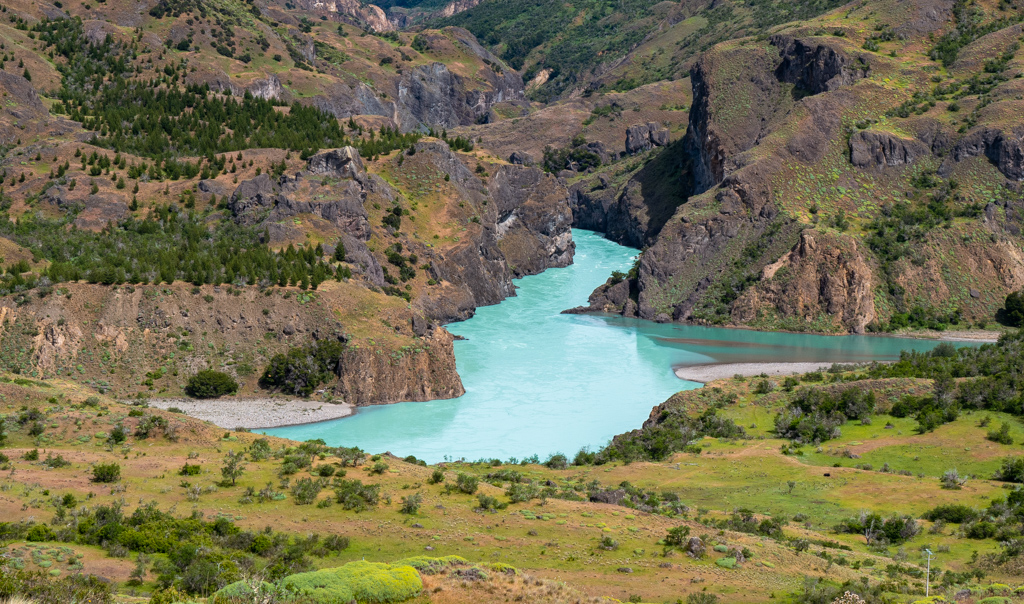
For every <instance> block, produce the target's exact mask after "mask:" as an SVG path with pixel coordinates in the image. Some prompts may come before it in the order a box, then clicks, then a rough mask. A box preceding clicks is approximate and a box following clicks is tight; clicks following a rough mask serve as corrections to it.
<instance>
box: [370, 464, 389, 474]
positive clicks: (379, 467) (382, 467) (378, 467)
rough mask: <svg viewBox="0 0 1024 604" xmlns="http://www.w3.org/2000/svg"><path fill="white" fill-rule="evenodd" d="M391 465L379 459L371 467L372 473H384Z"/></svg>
mask: <svg viewBox="0 0 1024 604" xmlns="http://www.w3.org/2000/svg"><path fill="white" fill-rule="evenodd" d="M389 467H390V466H388V464H386V463H384V462H383V461H378V462H376V463H374V464H373V466H372V467H371V468H370V474H378V475H380V474H383V473H384V472H387V471H388V468H389Z"/></svg>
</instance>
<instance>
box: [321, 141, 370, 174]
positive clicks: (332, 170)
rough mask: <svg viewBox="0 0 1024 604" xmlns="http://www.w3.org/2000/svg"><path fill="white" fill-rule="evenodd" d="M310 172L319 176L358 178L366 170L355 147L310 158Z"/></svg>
mask: <svg viewBox="0 0 1024 604" xmlns="http://www.w3.org/2000/svg"><path fill="white" fill-rule="evenodd" d="M308 169H309V172H310V174H316V175H318V176H334V177H336V178H356V176H357V175H359V174H361V173H362V172H363V170H364V168H363V160H362V158H361V157H359V151H358V150H357V149H356V148H355V147H342V148H341V149H333V150H331V151H325V152H323V153H317V154H316V155H313V156H312V157H310V158H309V167H308Z"/></svg>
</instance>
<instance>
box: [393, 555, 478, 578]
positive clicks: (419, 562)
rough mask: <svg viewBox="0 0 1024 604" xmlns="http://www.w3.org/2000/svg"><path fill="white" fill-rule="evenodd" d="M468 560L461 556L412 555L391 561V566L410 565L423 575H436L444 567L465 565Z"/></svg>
mask: <svg viewBox="0 0 1024 604" xmlns="http://www.w3.org/2000/svg"><path fill="white" fill-rule="evenodd" d="M467 564H469V561H468V560H466V559H465V558H463V557H462V556H441V557H440V558H431V557H430V556H413V557H412V558H403V559H401V560H396V561H395V562H392V563H391V565H392V566H411V567H413V568H415V569H416V570H418V571H420V574H424V575H436V574H437V573H439V572H441V571H443V570H444V569H446V568H451V567H453V566H465V565H467Z"/></svg>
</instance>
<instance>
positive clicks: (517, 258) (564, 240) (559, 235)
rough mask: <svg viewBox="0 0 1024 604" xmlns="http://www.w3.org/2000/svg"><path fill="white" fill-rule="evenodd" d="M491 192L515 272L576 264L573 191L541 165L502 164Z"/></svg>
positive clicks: (498, 235) (503, 245)
mask: <svg viewBox="0 0 1024 604" xmlns="http://www.w3.org/2000/svg"><path fill="white" fill-rule="evenodd" d="M488 190H489V192H490V194H491V199H493V200H494V203H495V210H496V213H497V219H496V222H495V236H496V238H497V240H498V247H499V248H500V249H501V251H502V253H503V254H504V255H505V259H506V261H507V262H508V264H509V269H510V270H511V271H512V274H513V276H515V277H521V276H523V275H532V274H536V273H539V272H541V271H543V270H545V269H547V268H552V267H563V266H568V265H569V264H571V263H572V257H573V252H574V250H575V249H576V244H575V243H574V242H573V240H572V231H571V227H572V210H570V208H569V203H568V196H569V195H568V191H567V190H566V188H565V186H564V185H562V184H560V183H559V182H558V180H557V179H556V178H555V177H554V176H552V175H550V174H545V173H544V172H542V171H540V170H538V169H537V168H529V167H523V166H515V165H510V166H502V167H501V168H499V169H498V171H497V173H496V174H495V175H494V177H493V178H492V179H491V181H490V183H489V186H488Z"/></svg>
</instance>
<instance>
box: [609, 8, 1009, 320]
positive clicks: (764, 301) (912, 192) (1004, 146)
mask: <svg viewBox="0 0 1024 604" xmlns="http://www.w3.org/2000/svg"><path fill="white" fill-rule="evenodd" d="M1018 23H1019V13H1016V12H1013V11H1010V12H1007V11H1004V10H1001V9H1000V8H999V7H984V6H973V5H972V6H970V7H968V5H966V4H964V3H953V2H926V1H923V0H922V1H921V2H912V3H896V4H890V3H885V2H881V3H873V4H871V5H864V6H860V7H853V8H850V7H847V8H845V9H842V10H840V11H836V12H832V13H829V14H827V15H824V16H822V17H820V18H818V19H814V20H810V21H807V22H800V23H795V24H790V25H787V26H783V27H780V28H775V29H773V30H771V32H770V33H771V35H768V36H765V37H760V38H745V39H740V40H736V41H731V42H725V43H721V44H718V45H716V46H715V47H713V48H712V49H710V50H709V51H708V52H706V53H705V54H704V55H702V56H701V57H700V59H699V60H698V61H697V63H696V64H695V66H694V69H693V71H692V76H691V81H692V84H693V107H692V108H691V110H690V114H689V126H688V130H687V134H686V136H685V137H684V139H683V140H682V141H681V143H680V144H679V145H678V146H677V147H675V148H674V149H672V150H668V149H667V150H665V151H663V152H662V153H669V152H672V153H674V154H675V156H676V158H677V161H678V165H679V166H680V167H681V168H682V169H683V171H684V174H686V175H688V177H689V180H688V182H691V183H692V184H691V185H690V188H689V189H688V190H685V191H682V194H683V195H685V196H686V198H687V201H686V202H685V203H682V204H680V205H679V206H678V208H677V209H676V211H675V215H674V216H673V217H672V218H671V219H670V220H668V221H667V222H666V223H665V226H664V227H663V228H661V230H660V231H657V232H646V233H644V238H643V239H644V241H646V242H648V243H649V246H650V247H649V249H647V251H646V252H645V254H644V256H643V259H642V261H641V263H640V266H639V271H638V275H637V278H636V280H635V281H634V283H633V286H632V287H633V288H634V291H636V292H637V294H636V296H635V298H636V300H635V304H632V305H630V306H629V308H628V309H626V310H627V312H628V313H630V314H633V313H635V314H637V315H638V316H640V317H643V318H649V319H653V318H659V317H660V318H661V319H662V320H670V319H675V320H695V321H699V322H709V323H713V324H721V323H736V324H745V325H752V326H756V327H762V328H780V327H781V328H786V329H794V330H801V331H802V330H812V331H826V332H836V331H838V332H843V331H856V332H863V331H865V330H871V329H889V328H899V327H905V326H907V325H911V326H914V327H919V328H920V327H929V326H938V325H950V324H956V325H961V326H965V325H972V324H974V323H975V322H978V323H979V324H985V323H987V322H989V321H990V320H991V319H992V317H993V316H994V315H995V311H996V310H997V309H998V308H999V307H1000V306H1001V304H1002V301H1003V298H1004V297H1005V296H1006V294H1007V293H1008V292H1010V291H1014V290H1016V289H1019V288H1020V287H1021V285H1022V284H1024V264H1022V262H1021V261H1022V255H1021V252H1020V249H1021V240H1020V215H1019V214H1018V210H1017V208H1018V206H1019V199H1020V193H1019V179H1020V176H1021V163H1020V162H1021V159H1020V157H1021V155H1020V154H1019V153H1017V151H1015V149H1018V148H1019V145H1020V144H1021V143H1020V140H1021V139H1020V136H1021V132H1018V129H1017V127H1016V125H1015V124H1014V123H1013V122H1012V121H1011V120H1008V116H1010V115H1014V114H1016V112H1017V109H1018V108H1017V105H1018V104H1019V100H1018V99H1017V97H1018V96H1019V94H1018V92H1017V89H1018V88H1019V85H1018V82H1019V80H1018V79H1017V77H1016V76H1017V72H1018V71H1020V67H1019V65H1020V63H1019V59H1017V58H1016V54H1015V53H1016V49H1017V47H1018V42H1017V40H1018V39H1019V38H1020V35H1021V31H1020V26H1019V25H1018ZM934 40H937V41H938V42H935V41H934ZM953 46H955V47H956V48H957V49H958V52H955V53H954V52H953V51H952V50H950V49H949V48H950V47H953ZM993 56H994V57H995V58H994V59H992V58H988V57H993ZM933 57H935V58H933ZM594 306H595V307H598V308H610V307H612V306H615V305H614V304H609V302H607V301H605V300H603V299H602V297H601V295H600V292H598V293H597V295H596V297H595V299H594ZM618 306H619V308H620V309H621V308H622V306H621V304H620V305H618Z"/></svg>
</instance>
